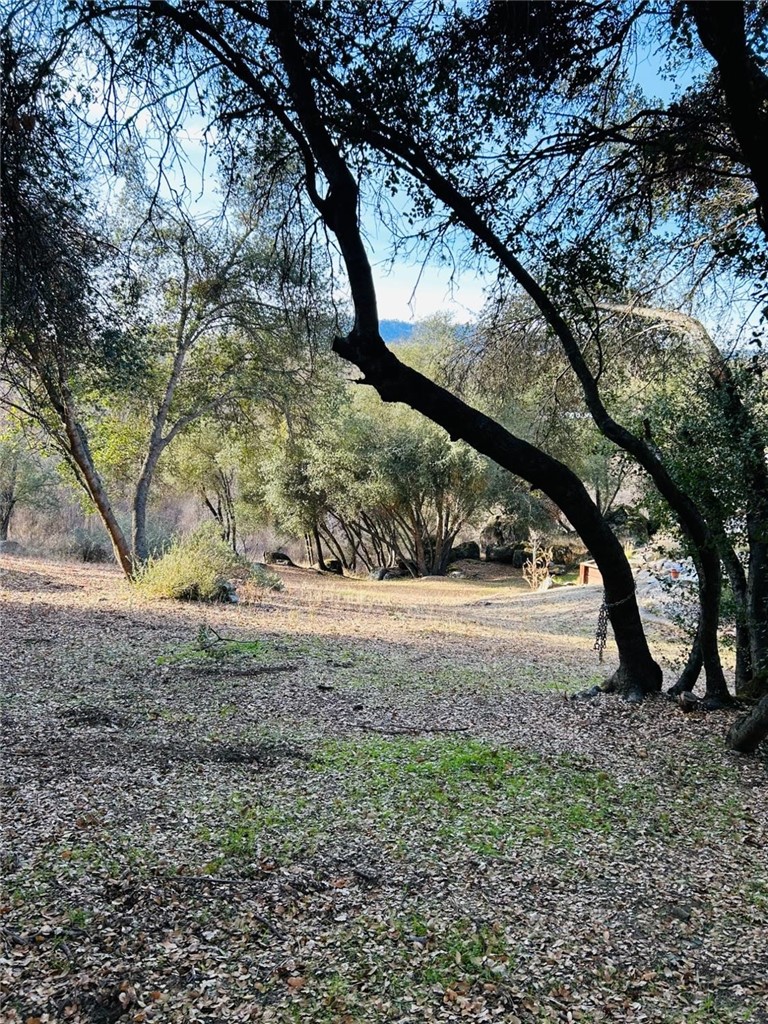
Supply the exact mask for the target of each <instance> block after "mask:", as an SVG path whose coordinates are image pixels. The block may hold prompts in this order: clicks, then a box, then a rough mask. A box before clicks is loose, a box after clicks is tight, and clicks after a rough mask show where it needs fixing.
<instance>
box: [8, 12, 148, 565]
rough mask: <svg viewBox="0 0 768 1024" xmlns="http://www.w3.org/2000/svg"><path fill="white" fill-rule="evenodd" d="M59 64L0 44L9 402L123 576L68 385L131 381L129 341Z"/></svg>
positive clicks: (121, 552) (124, 548)
mask: <svg viewBox="0 0 768 1024" xmlns="http://www.w3.org/2000/svg"><path fill="white" fill-rule="evenodd" d="M55 56H56V54H54V55H53V56H51V55H46V56H45V57H43V56H42V55H41V54H40V53H38V52H36V51H35V50H34V48H33V47H32V46H31V44H30V43H29V41H27V42H26V43H25V44H19V43H17V41H16V40H15V39H14V37H13V36H12V34H11V32H10V31H9V30H7V29H6V31H4V32H3V34H2V35H0V61H1V62H2V83H3V95H2V103H1V104H0V116H1V117H2V121H1V123H0V133H1V136H2V138H1V140H0V145H1V147H2V154H3V159H2V161H0V175H1V179H0V186H1V187H0V196H1V197H2V221H3V246H2V267H1V269H0V282H1V287H2V296H1V297H0V309H1V310H2V323H1V325H0V326H1V328H2V330H1V334H2V358H3V362H2V365H3V371H4V377H5V378H6V380H8V381H9V382H10V385H11V390H10V391H9V393H8V394H7V395H6V396H5V398H4V400H3V401H4V404H5V405H6V406H8V407H10V408H13V409H15V410H16V411H17V412H18V413H21V414H22V415H23V416H26V417H27V418H28V419H29V420H31V421H33V422H35V423H37V424H38V425H39V426H40V427H41V428H42V429H43V430H44V431H45V433H46V434H47V435H48V437H49V438H50V440H51V442H52V443H53V445H54V446H55V447H56V449H57V450H58V451H59V453H60V454H61V455H62V457H63V458H64V460H65V461H66V463H67V465H68V466H69V467H70V469H71V470H72V472H73V474H74V476H75V478H76V480H77V481H78V483H79V484H80V485H81V486H82V487H83V489H84V490H85V492H86V493H87V495H88V497H89V498H90V500H91V501H92V502H93V504H94V506H95V507H96V508H97V509H98V511H99V514H100V516H101V518H102V521H103V522H104V525H105V527H106V530H107V532H108V534H109V537H110V540H111V542H112V546H113V549H114V552H115V557H116V559H117V561H118V563H119V564H120V565H121V566H122V568H123V569H124V571H125V572H126V573H129V574H130V572H131V571H132V567H133V561H132V557H131V553H130V549H129V545H128V542H127V539H126V537H125V535H124V533H123V530H122V528H121V526H120V524H119V522H118V519H117V516H116V515H115V512H114V509H113V507H112V504H111V502H110V499H109V497H108V495H107V492H106V489H105V487H104V484H103V482H102V479H101V476H100V474H99V472H98V470H97V469H96V466H95V464H94V461H93V458H92V455H91V452H90V449H89V447H88V442H87V438H86V435H85V432H84V430H83V426H82V423H81V422H80V419H79V417H78V412H77V405H76V401H75V398H74V394H73V390H72V385H73V381H74V380H75V379H76V378H77V379H79V380H80V381H85V380H89V379H93V375H94V374H95V375H96V376H98V375H99V374H102V373H110V374H111V375H112V376H113V377H118V376H120V375H123V374H125V372H126V371H127V369H128V364H129V359H128V357H127V349H126V347H125V345H124V338H123V336H122V334H121V332H120V331H119V330H115V329H114V327H113V326H112V325H111V323H110V318H109V317H108V316H105V309H104V303H103V301H102V300H103V296H102V295H101V294H100V293H99V291H98V289H97V288H96V286H95V279H96V277H97V274H96V271H97V270H98V268H100V267H101V266H102V265H104V264H105V262H107V260H108V257H109V255H110V253H109V251H108V249H107V247H106V245H105V243H104V241H103V239H101V238H100V237H99V235H98V233H97V232H96V231H95V230H94V229H93V227H92V224H91V222H90V221H89V218H88V213H89V210H88V204H87V202H86V199H85V196H84V190H83V187H82V182H81V181H80V178H79V176H78V170H77V163H76V159H75V153H74V151H73V148H72V143H71V140H69V139H68V138H67V129H68V125H67V122H66V119H65V118H64V114H63V106H62V104H61V103H59V102H58V100H59V91H58V90H59V88H60V83H59V82H58V81H57V79H56V77H55V75H54V74H53V71H52V67H53V65H54V64H55Z"/></svg>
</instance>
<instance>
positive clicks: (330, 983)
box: [0, 557, 768, 1024]
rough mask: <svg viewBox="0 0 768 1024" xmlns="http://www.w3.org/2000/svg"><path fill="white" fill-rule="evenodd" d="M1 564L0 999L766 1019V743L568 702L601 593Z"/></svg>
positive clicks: (649, 712)
mask: <svg viewBox="0 0 768 1024" xmlns="http://www.w3.org/2000/svg"><path fill="white" fill-rule="evenodd" d="M0 561H1V562H2V567H3V569H4V580H3V586H4V589H3V593H2V605H0V615H1V616H2V634H3V644H2V648H1V652H0V658H1V659H2V668H1V671H2V679H3V680H4V684H3V691H2V727H3V734H4V735H3V740H2V742H3V751H4V756H3V768H4V779H3V784H4V793H3V800H2V808H3V816H4V837H5V846H4V849H3V853H2V866H3V882H4V888H3V895H2V898H1V899H0V939H1V940H2V948H0V953H1V954H2V956H1V969H2V995H0V1000H2V1001H1V1002H0V1019H2V1020H3V1021H7V1022H9V1024H10V1022H18V1021H22V1022H26V1024H37V1022H45V1021H59V1020H63V1021H73V1022H86V1021H88V1022H97V1024H100V1022H101V1024H103V1022H116V1021H121V1022H122V1021H126V1022H127V1021H139V1022H140V1021H147V1022H176V1021H212V1022H229V1021H252V1020H253V1021H275V1022H289V1021H309V1022H315V1021H317V1022H329V1024H330V1022H337V1021H338V1022H365V1024H368V1022H371V1024H375V1022H379V1021H380V1022H384V1021H387V1022H396V1021H397V1022H406V1021H413V1022H421V1021H457V1020H469V1021H473V1020H474V1021H495V1020H499V1021H504V1022H511V1024H515V1022H518V1021H519V1022H534V1021H564V1022H565V1021H572V1020H573V1021H583V1022H598V1021H650V1022H669V1024H677V1022H681V1021H689V1022H693V1021H699V1022H736V1021H744V1020H750V1021H755V1022H765V1021H768V1012H767V1008H768V950H767V948H766V934H767V933H768V872H767V870H766V860H767V858H766V849H767V848H768V808H767V804H768V801H766V794H767V793H768V773H767V770H766V762H765V759H764V758H761V757H759V756H758V757H751V758H744V757H739V756H738V755H736V754H733V753H731V752H729V751H728V750H726V748H725V746H724V743H723V735H724V733H725V731H726V729H727V727H728V725H729V723H730V721H731V720H732V715H731V713H718V714H711V715H696V714H689V715H683V714H682V713H681V712H680V711H679V710H678V709H677V708H676V707H674V706H673V705H672V704H671V703H670V702H668V701H667V700H665V699H664V698H662V697H659V698H658V699H654V700H649V701H647V702H646V703H645V704H644V705H642V706H641V707H634V706H629V705H627V704H625V703H622V702H621V701H619V700H617V699H615V698H612V697H599V698H596V699H594V700H571V699H569V696H568V695H569V694H573V693H574V692H576V691H580V690H583V689H585V688H587V687H589V686H591V685H593V684H594V683H595V682H596V681H599V679H600V678H601V677H603V676H604V675H607V674H608V673H609V672H610V671H611V669H612V668H613V667H614V664H615V651H612V649H611V647H610V645H609V649H608V651H607V652H606V660H605V664H604V665H598V664H597V661H596V656H595V654H594V652H593V650H592V645H593V642H594V627H595V622H596V618H597V611H598V606H599V603H600V596H601V592H600V590H599V588H595V587H583V588H577V587H563V588H559V589H555V590H551V591H549V592H547V593H542V594H538V593H537V594H531V593H529V592H527V591H526V589H525V588H524V586H523V584H522V583H521V581H520V580H519V579H517V578H515V576H514V575H512V576H510V575H509V574H508V573H507V574H506V575H503V574H502V575H501V576H500V577H499V578H494V573H495V572H496V570H491V568H490V567H484V568H483V575H484V578H482V579H481V578H477V579H472V578H468V577H469V576H471V574H472V572H475V571H476V572H477V573H478V576H479V574H480V569H479V568H476V569H474V570H473V569H472V567H471V566H470V565H467V566H464V569H465V571H466V573H467V578H464V579H448V580H436V579H425V580H418V581H388V582H382V583H376V582H369V581H351V580H343V579H339V578H336V577H328V576H321V575H318V574H315V573H312V572H310V571H302V570H298V569H284V570H283V569H280V570H278V572H279V573H280V575H281V577H282V579H283V581H284V584H285V587H284V589H283V590H282V591H281V592H279V593H277V592H270V593H268V594H266V595H265V596H264V597H263V600H261V601H260V602H257V603H256V604H250V605H247V606H246V605H239V606H223V605H222V606H201V605H195V604H178V603H172V602H157V601H156V602H150V601H147V600H142V599H140V598H139V597H138V596H137V595H136V593H135V592H134V591H133V590H132V589H131V588H130V587H129V585H128V584H127V583H126V582H125V581H124V580H122V578H121V577H120V575H119V574H118V573H117V572H116V571H115V570H113V569H112V568H110V567H95V566H83V565H74V564H66V563H54V562H45V561H40V560H35V559H27V558H25V559H22V558H12V557H5V558H3V559H2V560H0ZM650 628H651V629H652V630H653V632H652V633H651V640H652V644H653V647H654V651H655V652H657V654H658V655H659V656H660V657H661V658H663V659H665V663H668V662H669V660H670V659H672V658H673V657H674V656H675V653H676V646H675V637H674V634H673V632H672V631H671V630H670V628H669V627H668V626H665V625H663V624H660V623H652V624H651V627H650ZM219 637H223V638H225V640H220V639H219ZM226 640H229V641H232V640H235V641H237V642H236V643H232V642H225V641H226Z"/></svg>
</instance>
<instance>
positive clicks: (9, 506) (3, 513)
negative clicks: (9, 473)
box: [0, 491, 16, 540]
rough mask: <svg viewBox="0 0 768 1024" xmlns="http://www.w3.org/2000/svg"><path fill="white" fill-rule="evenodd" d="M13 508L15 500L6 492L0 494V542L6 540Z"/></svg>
mask: <svg viewBox="0 0 768 1024" xmlns="http://www.w3.org/2000/svg"><path fill="white" fill-rule="evenodd" d="M15 507H16V499H15V498H14V497H13V495H12V494H10V493H8V492H7V491H4V492H3V493H2V494H0V540H8V530H9V529H10V526H11V517H12V516H13V510H14V508H15Z"/></svg>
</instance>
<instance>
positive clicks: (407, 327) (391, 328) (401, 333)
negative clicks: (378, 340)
mask: <svg viewBox="0 0 768 1024" xmlns="http://www.w3.org/2000/svg"><path fill="white" fill-rule="evenodd" d="M415 327H416V324H412V323H409V322H408V321H407V320H380V321H379V330H380V331H381V337H382V339H383V340H384V341H386V342H387V343H389V342H398V341H410V340H411V337H412V335H413V332H414V329H415Z"/></svg>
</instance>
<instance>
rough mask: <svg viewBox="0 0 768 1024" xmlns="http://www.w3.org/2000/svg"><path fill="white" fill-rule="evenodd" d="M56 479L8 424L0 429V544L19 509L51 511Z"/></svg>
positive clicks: (50, 470)
mask: <svg viewBox="0 0 768 1024" xmlns="http://www.w3.org/2000/svg"><path fill="white" fill-rule="evenodd" d="M55 482H56V478H55V476H54V473H53V471H52V469H51V467H50V465H49V464H47V463H46V461H45V459H44V458H43V457H41V456H40V455H39V454H38V453H37V452H36V451H35V450H34V449H33V448H32V447H31V446H30V444H29V442H28V440H27V438H25V437H24V435H23V433H22V432H21V431H20V430H19V429H18V424H14V423H13V422H8V423H7V425H6V426H5V428H4V429H2V430H0V541H2V540H8V533H9V531H10V527H11V521H12V520H13V517H14V515H15V513H16V511H17V509H19V508H23V507H27V508H51V507H52V505H53V496H52V494H51V490H52V487H53V485H54V484H55Z"/></svg>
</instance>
